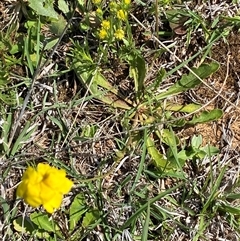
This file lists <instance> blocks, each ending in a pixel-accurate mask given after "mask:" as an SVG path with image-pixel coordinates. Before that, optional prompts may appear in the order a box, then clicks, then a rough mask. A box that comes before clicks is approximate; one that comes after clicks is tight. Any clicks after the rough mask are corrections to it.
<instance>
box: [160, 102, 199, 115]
mask: <svg viewBox="0 0 240 241" xmlns="http://www.w3.org/2000/svg"><path fill="white" fill-rule="evenodd" d="M161 108H162V107H161ZM199 108H201V105H198V104H194V103H191V104H188V105H179V104H176V103H170V102H169V103H167V104H166V107H165V109H166V110H169V111H175V112H185V113H192V112H194V111H196V110H198V109H199Z"/></svg>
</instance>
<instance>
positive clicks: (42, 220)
mask: <svg viewBox="0 0 240 241" xmlns="http://www.w3.org/2000/svg"><path fill="white" fill-rule="evenodd" d="M30 219H31V221H32V222H33V223H35V224H36V225H37V226H38V227H39V228H40V229H43V230H45V231H49V232H55V228H54V226H53V222H52V221H50V220H49V216H48V215H47V214H44V213H37V212H34V213H32V214H30Z"/></svg>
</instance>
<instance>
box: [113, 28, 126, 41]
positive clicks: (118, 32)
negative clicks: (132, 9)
mask: <svg viewBox="0 0 240 241" xmlns="http://www.w3.org/2000/svg"><path fill="white" fill-rule="evenodd" d="M114 36H115V38H116V39H119V40H121V39H123V38H124V31H123V30H122V29H117V30H116V32H115V33H114Z"/></svg>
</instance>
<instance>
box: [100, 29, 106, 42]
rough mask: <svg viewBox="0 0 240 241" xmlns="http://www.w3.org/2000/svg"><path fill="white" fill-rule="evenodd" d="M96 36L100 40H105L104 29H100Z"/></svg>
mask: <svg viewBox="0 0 240 241" xmlns="http://www.w3.org/2000/svg"><path fill="white" fill-rule="evenodd" d="M98 36H99V38H100V39H105V38H106V37H107V31H106V30H105V29H103V28H102V29H100V31H99V33H98Z"/></svg>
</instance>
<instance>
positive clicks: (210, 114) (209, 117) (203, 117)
mask: <svg viewBox="0 0 240 241" xmlns="http://www.w3.org/2000/svg"><path fill="white" fill-rule="evenodd" d="M222 115H223V111H222V110H220V109H214V110H211V111H203V112H201V113H200V115H199V116H194V117H193V118H192V120H191V121H188V122H187V123H188V124H190V125H195V124H197V123H205V122H209V121H215V120H218V119H219V118H221V117H222Z"/></svg>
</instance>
